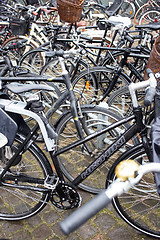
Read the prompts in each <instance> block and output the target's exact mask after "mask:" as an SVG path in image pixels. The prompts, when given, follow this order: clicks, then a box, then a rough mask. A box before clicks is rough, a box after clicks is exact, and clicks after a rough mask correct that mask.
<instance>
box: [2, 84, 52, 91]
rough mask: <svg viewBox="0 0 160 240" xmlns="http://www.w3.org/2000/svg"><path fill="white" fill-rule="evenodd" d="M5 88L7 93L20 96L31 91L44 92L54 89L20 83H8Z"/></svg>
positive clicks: (42, 85)
mask: <svg viewBox="0 0 160 240" xmlns="http://www.w3.org/2000/svg"><path fill="white" fill-rule="evenodd" d="M5 88H6V89H8V90H9V91H11V92H13V93H15V94H20V93H22V92H28V91H32V90H45V91H53V90H54V89H53V88H52V87H51V86H49V85H44V84H22V83H10V84H6V85H5Z"/></svg>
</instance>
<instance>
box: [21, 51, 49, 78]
mask: <svg viewBox="0 0 160 240" xmlns="http://www.w3.org/2000/svg"><path fill="white" fill-rule="evenodd" d="M45 63H46V57H45V51H44V50H41V49H33V50H30V51H28V52H27V53H25V54H24V55H22V57H21V58H20V60H19V66H20V67H22V68H23V69H25V70H27V71H29V72H31V73H36V74H39V73H40V71H41V69H42V67H43V66H44V65H45Z"/></svg>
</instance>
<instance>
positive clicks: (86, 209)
mask: <svg viewBox="0 0 160 240" xmlns="http://www.w3.org/2000/svg"><path fill="white" fill-rule="evenodd" d="M110 202H111V199H110V198H109V197H108V196H107V195H106V193H105V191H102V192H101V193H100V194H98V195H97V196H96V197H94V198H93V199H91V200H90V201H88V202H87V203H86V204H84V205H83V206H82V207H81V208H79V209H78V210H76V211H75V212H73V213H72V214H71V215H70V216H68V217H67V218H66V219H64V220H63V221H61V222H60V227H61V229H62V231H63V232H64V234H66V235H68V234H70V233H71V232H73V231H74V230H76V229H77V228H79V227H80V226H81V225H82V224H84V223H85V222H86V221H87V220H89V219H90V218H91V217H93V216H94V215H95V214H96V213H98V212H99V211H100V210H102V209H103V208H104V207H106V206H107V204H109V203H110Z"/></svg>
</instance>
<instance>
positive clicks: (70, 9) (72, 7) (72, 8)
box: [57, 0, 84, 23]
mask: <svg viewBox="0 0 160 240" xmlns="http://www.w3.org/2000/svg"><path fill="white" fill-rule="evenodd" d="M83 2H84V0H57V9H58V14H59V16H60V19H61V20H62V21H63V22H68V23H75V22H78V21H80V19H81V15H82V10H83Z"/></svg>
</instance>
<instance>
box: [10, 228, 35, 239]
mask: <svg viewBox="0 0 160 240" xmlns="http://www.w3.org/2000/svg"><path fill="white" fill-rule="evenodd" d="M12 239H14V240H24V239H25V240H31V239H32V235H31V233H30V232H29V231H25V230H24V231H18V232H17V233H15V234H13V235H12Z"/></svg>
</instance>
